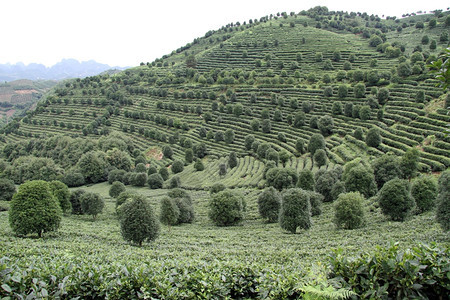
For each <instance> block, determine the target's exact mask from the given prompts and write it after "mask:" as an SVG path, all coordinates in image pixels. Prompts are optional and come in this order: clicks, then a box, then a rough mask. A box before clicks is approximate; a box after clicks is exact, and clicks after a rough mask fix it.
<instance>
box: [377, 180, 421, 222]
mask: <svg viewBox="0 0 450 300" xmlns="http://www.w3.org/2000/svg"><path fill="white" fill-rule="evenodd" d="M378 202H379V205H380V208H381V211H382V212H383V214H384V215H386V216H388V217H389V218H390V219H391V220H393V221H404V220H405V218H406V217H407V216H408V215H409V214H410V212H411V211H412V209H413V208H414V206H415V202H414V198H413V197H412V196H411V192H410V184H409V182H408V181H406V180H403V179H398V178H395V179H392V180H390V181H388V182H386V183H385V184H384V185H383V187H382V188H381V190H380V192H379V194H378Z"/></svg>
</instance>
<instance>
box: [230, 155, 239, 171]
mask: <svg viewBox="0 0 450 300" xmlns="http://www.w3.org/2000/svg"><path fill="white" fill-rule="evenodd" d="M237 164H238V160H237V156H236V152H234V151H231V152H230V155H229V156H228V166H229V167H230V169H233V168H234V167H236V166H237Z"/></svg>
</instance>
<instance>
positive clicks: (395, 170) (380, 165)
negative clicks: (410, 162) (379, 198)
mask: <svg viewBox="0 0 450 300" xmlns="http://www.w3.org/2000/svg"><path fill="white" fill-rule="evenodd" d="M372 167H373V173H374V175H375V182H376V183H377V186H378V188H381V187H382V186H383V185H384V184H385V183H386V182H388V181H389V180H391V179H394V178H401V177H402V171H401V169H400V161H399V159H398V157H397V156H396V155H393V154H389V153H388V154H384V155H382V156H380V157H378V158H376V159H375V160H374V161H373V163H372Z"/></svg>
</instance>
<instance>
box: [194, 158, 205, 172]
mask: <svg viewBox="0 0 450 300" xmlns="http://www.w3.org/2000/svg"><path fill="white" fill-rule="evenodd" d="M194 169H195V170H196V171H203V170H204V169H205V165H204V164H203V162H202V160H201V159H197V160H196V161H195V163H194Z"/></svg>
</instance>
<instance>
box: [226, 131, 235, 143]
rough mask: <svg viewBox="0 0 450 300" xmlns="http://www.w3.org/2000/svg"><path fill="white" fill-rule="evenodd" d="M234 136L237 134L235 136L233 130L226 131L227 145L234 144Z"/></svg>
mask: <svg viewBox="0 0 450 300" xmlns="http://www.w3.org/2000/svg"><path fill="white" fill-rule="evenodd" d="M234 136H235V134H234V130H233V129H227V130H225V134H224V140H225V143H227V144H232V143H233V142H234Z"/></svg>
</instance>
